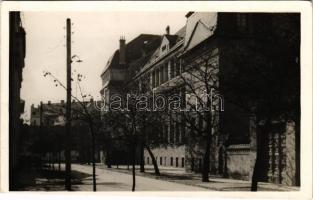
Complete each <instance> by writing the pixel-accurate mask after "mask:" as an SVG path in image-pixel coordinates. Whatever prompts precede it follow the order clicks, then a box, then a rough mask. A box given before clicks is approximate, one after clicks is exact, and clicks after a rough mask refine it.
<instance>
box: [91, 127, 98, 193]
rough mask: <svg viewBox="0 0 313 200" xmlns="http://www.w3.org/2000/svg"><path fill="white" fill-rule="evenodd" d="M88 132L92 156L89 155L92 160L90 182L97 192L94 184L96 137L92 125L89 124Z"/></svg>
mask: <svg viewBox="0 0 313 200" xmlns="http://www.w3.org/2000/svg"><path fill="white" fill-rule="evenodd" d="M90 132H91V137H92V148H91V151H92V155H91V159H92V182H93V191H94V192H95V191H97V183H96V158H95V154H96V138H95V137H96V136H95V133H94V130H93V124H90Z"/></svg>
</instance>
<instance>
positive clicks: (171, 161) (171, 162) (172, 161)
mask: <svg viewBox="0 0 313 200" xmlns="http://www.w3.org/2000/svg"><path fill="white" fill-rule="evenodd" d="M171 166H173V157H171Z"/></svg>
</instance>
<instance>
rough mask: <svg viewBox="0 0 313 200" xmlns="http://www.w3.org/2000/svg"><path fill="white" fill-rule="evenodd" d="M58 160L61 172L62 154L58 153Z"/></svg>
mask: <svg viewBox="0 0 313 200" xmlns="http://www.w3.org/2000/svg"><path fill="white" fill-rule="evenodd" d="M58 160H59V171H61V152H60V151H59V153H58Z"/></svg>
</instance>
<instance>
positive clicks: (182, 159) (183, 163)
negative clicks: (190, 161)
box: [181, 158, 185, 167]
mask: <svg viewBox="0 0 313 200" xmlns="http://www.w3.org/2000/svg"><path fill="white" fill-rule="evenodd" d="M181 167H185V158H181Z"/></svg>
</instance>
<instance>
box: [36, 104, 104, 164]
mask: <svg viewBox="0 0 313 200" xmlns="http://www.w3.org/2000/svg"><path fill="white" fill-rule="evenodd" d="M101 103H102V102H101V101H97V102H96V101H94V100H93V99H90V101H82V102H78V101H75V100H73V101H72V104H71V107H72V109H71V110H72V134H71V136H72V147H71V148H72V150H71V155H72V156H71V158H72V161H74V162H90V161H91V133H90V129H89V128H90V127H89V125H90V122H89V121H88V117H87V115H86V114H87V111H86V110H84V109H87V110H88V114H89V115H90V116H91V118H92V119H93V125H94V126H96V125H97V124H99V122H100V110H99V109H98V108H101ZM82 104H83V105H84V106H85V108H83V106H82ZM65 123H66V103H65V102H64V100H61V101H60V102H57V103H52V102H51V101H48V103H42V102H41V103H40V104H39V105H38V106H34V105H31V117H30V125H31V126H30V127H31V128H32V129H33V130H34V131H39V133H38V134H39V135H45V136H46V137H51V139H53V138H55V137H56V136H58V137H64V136H65ZM94 130H95V131H98V130H99V127H94ZM95 134H96V137H97V140H99V141H101V138H100V136H101V134H100V133H98V132H96V133H95ZM98 136H99V137H98ZM62 141H63V140H61V139H59V141H56V142H57V143H60V148H59V150H61V152H60V153H61V159H62V160H64V151H63V149H64V148H63V146H62V145H61V144H62ZM102 145H103V144H101V145H100V144H98V143H97V148H96V149H97V152H96V160H97V162H99V161H100V154H102V153H101V152H103V149H102ZM50 157H51V156H50Z"/></svg>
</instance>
